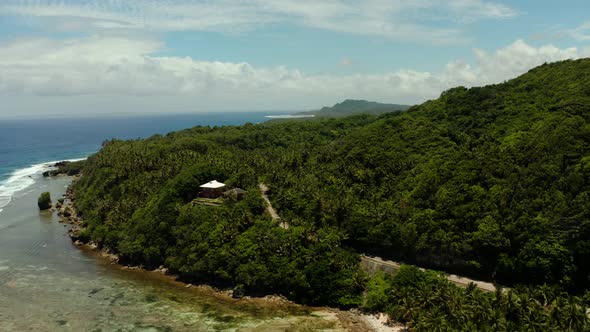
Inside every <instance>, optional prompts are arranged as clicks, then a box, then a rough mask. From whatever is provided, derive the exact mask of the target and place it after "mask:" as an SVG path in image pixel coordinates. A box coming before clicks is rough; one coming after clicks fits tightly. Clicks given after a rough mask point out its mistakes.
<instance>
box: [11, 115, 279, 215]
mask: <svg viewBox="0 0 590 332" xmlns="http://www.w3.org/2000/svg"><path fill="white" fill-rule="evenodd" d="M269 114H273V115H274V114H281V112H273V113H269V112H239V113H238V112H234V113H203V114H176V115H150V116H147V115H143V116H141V115H136V116H111V117H109V116H99V117H77V118H50V119H31V118H29V119H18V120H0V218H1V213H2V209H3V208H4V207H5V206H6V205H8V204H9V203H10V202H11V201H12V199H13V198H14V196H15V195H16V194H18V193H19V192H21V191H23V190H25V189H26V188H28V187H30V186H32V185H33V184H34V183H35V182H36V181H38V180H39V178H40V177H41V173H42V172H43V171H44V170H46V169H47V168H48V166H49V165H51V164H52V163H54V162H55V161H60V160H75V159H80V158H86V157H88V156H89V155H91V154H92V153H95V152H97V151H98V150H99V149H100V146H101V143H102V142H103V141H105V140H108V139H111V138H119V139H136V138H145V137H149V136H152V135H155V134H166V133H168V132H171V131H175V130H181V129H186V128H190V127H193V126H197V125H209V126H223V125H241V124H245V123H248V122H250V123H260V122H264V121H266V120H268V118H266V117H265V116H268V115H269Z"/></svg>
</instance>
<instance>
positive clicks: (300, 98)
mask: <svg viewBox="0 0 590 332" xmlns="http://www.w3.org/2000/svg"><path fill="white" fill-rule="evenodd" d="M161 47H162V45H161V44H160V43H159V42H157V41H153V40H143V39H129V38H103V37H87V38H82V39H69V40H59V41H56V40H49V39H35V40H20V41H16V42H12V43H10V44H6V45H0V95H3V96H4V97H10V98H3V99H4V100H10V101H11V102H12V103H13V104H12V105H8V106H11V107H12V108H15V107H21V106H22V105H25V104H27V105H31V103H32V101H34V100H37V101H38V107H45V105H49V104H51V103H48V102H47V101H48V100H56V99H61V98H62V97H64V96H70V97H71V98H77V99H75V100H78V102H79V103H82V102H81V100H85V101H86V102H85V103H86V104H87V105H89V106H88V107H89V111H90V112H98V111H99V110H97V107H98V106H96V105H101V104H100V103H98V102H97V101H101V102H102V101H104V100H107V99H108V100H111V99H112V100H117V101H118V103H119V104H120V105H131V104H133V102H132V101H133V100H136V101H137V100H141V107H151V108H152V111H157V110H159V111H167V110H169V109H170V107H172V106H174V107H175V109H177V110H228V109H233V110H254V109H273V108H274V109H285V108H287V109H301V108H312V107H317V106H320V105H326V104H331V103H334V102H337V101H339V100H342V99H345V98H361V99H370V100H379V101H389V102H397V103H418V102H422V101H424V100H426V99H431V98H436V97H437V96H438V95H439V94H440V93H441V92H442V91H443V90H446V89H448V88H450V87H454V86H457V85H465V86H476V85H483V84H488V83H497V82H501V81H503V80H507V79H510V78H513V77H515V76H517V75H519V74H522V73H524V72H526V71H527V70H529V69H530V68H532V67H534V66H537V65H540V64H542V63H544V62H552V61H557V60H563V59H570V58H579V57H583V56H588V55H590V53H589V52H590V50H588V49H586V50H578V49H576V48H567V49H559V48H557V47H554V46H551V45H547V46H541V47H533V46H531V45H528V44H527V43H525V42H524V41H522V40H518V41H516V42H514V43H512V44H510V45H508V46H506V47H504V48H501V49H498V50H496V51H494V52H486V51H483V50H478V49H476V50H474V53H475V57H476V60H477V61H476V63H475V64H473V65H471V64H468V63H466V62H464V61H453V62H450V63H448V64H447V65H446V66H445V67H444V68H441V70H440V71H438V72H423V71H416V70H410V69H402V70H398V71H395V72H389V73H383V74H348V75H328V74H322V75H319V74H307V73H304V72H302V71H300V70H297V69H293V68H287V67H283V66H277V67H256V66H252V65H250V64H248V63H229V62H209V61H198V60H195V59H192V58H190V57H163V56H154V55H152V54H154V53H156V52H157V51H159V50H160V48H161ZM73 100H74V99H73ZM130 103H131V104H130ZM82 104H84V103H82ZM4 105H5V106H4V107H5V108H4V109H7V104H6V103H5V104H4ZM146 105H147V106H146ZM22 107H24V106H22ZM31 107H32V106H31ZM70 107H71V106H70ZM129 107H134V106H129ZM136 107H139V106H137V104H136ZM76 110H77V109H76ZM140 110H145V109H140ZM72 111H74V109H72Z"/></svg>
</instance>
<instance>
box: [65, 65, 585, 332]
mask: <svg viewBox="0 0 590 332" xmlns="http://www.w3.org/2000/svg"><path fill="white" fill-rule="evenodd" d="M589 120H590V59H582V60H575V61H573V60H568V61H563V62H558V63H553V64H544V65H542V66H540V67H537V68H534V69H532V70H530V71H529V72H528V73H526V74H524V75H522V76H520V77H518V78H515V79H512V80H510V81H507V82H504V83H501V84H496V85H489V86H485V87H475V88H465V87H457V88H453V89H450V90H448V91H445V92H443V93H442V94H441V96H440V98H438V99H436V100H431V101H427V102H425V103H424V104H422V105H418V106H414V107H412V108H410V109H409V110H407V111H403V112H392V113H387V114H383V115H370V114H362V115H354V116H349V117H344V118H325V119H317V120H313V121H273V122H271V123H262V124H245V125H243V126H221V127H207V126H199V127H194V128H191V129H186V130H183V131H178V132H173V133H169V134H167V135H164V136H160V135H156V136H153V137H150V138H148V139H144V140H132V141H121V140H115V139H113V140H108V141H105V142H104V143H103V147H102V149H101V150H100V152H98V153H97V154H95V155H93V156H91V157H90V158H89V159H88V160H87V161H86V162H85V163H84V165H83V167H82V173H83V176H82V177H81V179H80V180H79V181H78V182H77V183H76V184H75V204H76V208H77V210H78V211H79V213H80V214H81V216H82V217H83V218H84V225H85V229H84V230H83V232H82V234H80V237H81V238H82V239H84V240H87V241H90V240H92V241H94V242H96V243H97V244H99V245H100V246H101V247H103V248H108V249H110V250H112V251H114V252H116V253H117V254H118V255H119V256H120V257H121V259H122V261H123V262H126V263H128V264H138V265H140V264H141V265H143V266H145V267H148V268H151V267H158V266H160V265H164V266H166V267H168V268H169V269H170V270H171V271H172V272H173V273H175V274H178V275H179V276H180V277H181V278H183V279H184V280H190V281H191V282H203V283H209V284H214V285H218V286H221V287H234V288H238V289H241V290H243V291H244V292H246V293H247V294H253V295H262V294H273V293H274V294H283V295H285V296H287V297H288V298H289V299H292V300H294V301H297V302H300V303H305V304H314V305H333V306H339V307H344V308H347V307H361V308H364V309H365V310H368V311H384V312H388V313H389V314H390V316H391V317H392V318H393V319H395V320H396V321H399V322H402V323H405V324H408V326H409V327H410V328H411V329H413V330H417V331H420V330H423V331H427V330H429V331H433V330H435V329H433V327H441V329H440V330H453V329H457V330H494V331H499V330H523V331H524V330H526V331H532V330H538V331H548V330H556V331H562V330H570V331H579V330H587V329H588V328H589V325H588V318H587V316H586V314H585V306H587V305H588V304H589V303H590V292H589V289H590V264H588V262H590V121H589ZM213 179H216V180H219V181H222V182H224V183H226V184H228V185H230V186H233V187H240V188H243V189H245V190H246V191H247V192H246V195H245V198H244V199H243V200H240V201H237V200H228V201H227V202H225V203H224V204H223V205H221V206H203V205H195V204H191V202H192V201H193V200H194V199H195V198H196V197H197V196H198V194H199V185H201V184H203V183H206V182H208V181H211V180H213ZM260 183H265V184H266V185H268V187H269V188H270V191H269V193H268V194H269V198H270V200H271V201H272V203H273V205H274V206H275V208H276V209H277V212H278V213H279V215H280V216H281V218H282V219H283V220H285V221H287V222H288V223H289V225H290V227H289V228H288V229H283V228H280V227H278V225H277V224H276V223H275V222H273V221H272V220H271V218H270V217H269V216H268V215H267V214H266V213H265V210H264V209H265V206H264V201H263V200H262V197H261V194H260V191H259V190H258V185H259V184H260ZM359 253H370V254H377V255H379V256H381V257H383V258H388V259H394V260H397V261H402V262H404V263H407V264H413V265H418V266H421V267H426V268H429V269H434V270H440V271H445V272H454V273H460V274H463V275H466V276H471V277H475V278H479V279H482V280H488V281H492V282H495V283H497V284H500V285H503V286H507V287H510V288H511V290H510V291H508V292H504V291H502V290H500V289H499V290H498V292H497V293H496V294H485V293H481V292H480V291H479V290H476V289H473V287H468V288H467V289H461V288H457V287H456V286H453V285H449V284H448V282H446V279H444V278H442V277H441V276H440V274H438V273H437V272H422V271H420V270H417V269H414V268H412V267H404V268H402V270H401V271H400V272H399V273H398V274H396V275H395V276H394V277H391V276H384V275H380V274H377V275H374V276H372V277H369V276H367V275H366V274H365V273H364V272H363V271H362V270H361V269H360V268H359ZM416 294H418V295H416ZM480 313H481V314H480ZM492 326H493V328H492Z"/></svg>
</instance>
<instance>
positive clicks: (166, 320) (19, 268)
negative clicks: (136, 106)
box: [0, 113, 342, 332]
mask: <svg viewBox="0 0 590 332" xmlns="http://www.w3.org/2000/svg"><path fill="white" fill-rule="evenodd" d="M264 115H266V114H263V113H240V114H233V115H232V114H223V115H213V114H210V115H183V116H166V117H135V118H121V117H119V118H95V119H91V118H85V119H51V120H11V121H0V210H2V211H0V331H95V332H99V331H100V332H106V331H285V330H288V331H316V330H331V331H334V330H342V327H341V325H340V323H339V320H338V319H337V318H336V317H335V315H334V314H333V313H330V312H326V311H315V310H316V309H312V308H303V307H301V306H296V305H293V304H290V303H285V302H280V301H279V302H276V301H267V300H261V299H240V300H235V299H232V298H230V297H229V296H227V295H222V294H219V293H216V292H214V291H212V290H210V289H208V288H206V287H191V288H186V287H185V285H183V284H180V283H177V282H175V281H174V280H173V279H172V278H171V277H165V276H163V275H161V274H158V273H155V272H145V271H134V270H128V269H123V268H121V267H118V266H117V265H113V264H110V262H109V261H108V260H105V259H102V258H100V257H97V255H96V253H93V252H86V251H84V250H81V249H80V248H78V247H76V246H75V245H73V244H72V241H71V240H70V239H69V237H68V236H67V227H66V226H65V225H63V224H60V223H59V222H58V218H57V215H56V213H55V212H40V211H39V210H38V208H37V206H36V201H37V197H38V196H39V194H40V193H41V192H44V191H49V192H50V193H51V196H52V198H53V199H54V200H57V198H59V197H60V196H62V195H63V193H64V192H65V189H66V186H67V185H68V184H69V183H70V179H69V178H68V177H55V178H43V177H42V175H41V172H42V171H43V170H45V169H47V167H48V165H49V164H50V163H48V162H49V161H57V160H64V159H74V158H83V157H86V156H88V155H89V154H91V153H93V152H95V151H97V150H98V149H99V148H100V144H101V142H102V141H104V140H105V139H109V138H113V137H114V138H138V137H146V136H151V135H153V134H156V133H162V134H163V133H166V132H169V131H171V130H178V129H183V128H187V127H191V126H194V125H199V124H201V125H229V124H242V123H246V122H252V123H256V122H261V121H264Z"/></svg>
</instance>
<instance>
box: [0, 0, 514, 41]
mask: <svg viewBox="0 0 590 332" xmlns="http://www.w3.org/2000/svg"><path fill="white" fill-rule="evenodd" d="M0 13H4V14H6V15H23V16H28V17H38V18H44V19H47V20H51V22H52V23H53V24H56V25H58V26H61V27H63V28H65V27H67V26H69V25H71V24H72V20H73V21H75V22H76V24H78V25H79V27H82V26H85V27H86V28H87V29H90V28H92V29H154V30H163V31H179V30H198V31H221V32H240V31H245V30H250V29H255V28H257V27H260V26H264V25H267V24H272V23H291V24H296V25H301V26H306V27H311V28H316V29H324V30H329V31H335V32H340V33H347V34H356V35H366V36H377V37H384V38H391V39H397V40H408V41H417V40H419V41H428V42H435V43H450V42H461V41H465V40H466V39H467V38H466V37H465V36H464V33H463V31H462V29H461V27H462V25H461V24H457V22H463V23H465V22H472V21H475V20H479V19H504V18H509V17H513V16H515V15H516V14H517V12H516V11H515V10H514V9H512V8H510V7H508V6H506V5H503V4H500V3H496V2H492V1H484V0H447V1H441V0H413V1H399V0H397V1H391V0H365V1H349V0H322V1H317V0H281V1H277V0H218V1H211V0H201V1H189V0H167V1H163V0H125V1H123V0H109V1H103V0H100V1H99V0H87V1H83V2H80V1H74V0H61V1H52V0H36V1H33V2H29V1H26V2H24V1H22V0H21V1H18V0H6V1H4V3H2V4H0ZM441 21H443V22H446V23H445V26H441V24H440V23H441Z"/></svg>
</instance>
